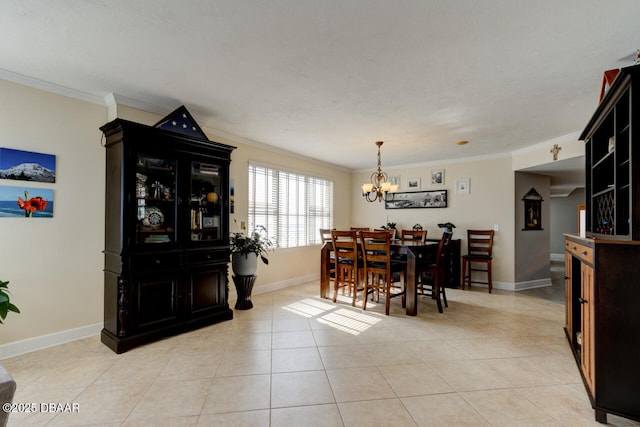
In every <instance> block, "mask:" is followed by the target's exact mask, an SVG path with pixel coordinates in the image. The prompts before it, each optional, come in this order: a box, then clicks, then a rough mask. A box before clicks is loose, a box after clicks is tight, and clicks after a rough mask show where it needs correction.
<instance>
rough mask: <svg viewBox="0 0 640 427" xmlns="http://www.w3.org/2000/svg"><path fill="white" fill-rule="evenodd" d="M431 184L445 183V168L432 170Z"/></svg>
mask: <svg viewBox="0 0 640 427" xmlns="http://www.w3.org/2000/svg"><path fill="white" fill-rule="evenodd" d="M431 184H432V185H444V169H437V170H432V171H431Z"/></svg>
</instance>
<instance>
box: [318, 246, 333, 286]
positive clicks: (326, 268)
mask: <svg viewBox="0 0 640 427" xmlns="http://www.w3.org/2000/svg"><path fill="white" fill-rule="evenodd" d="M332 250H333V245H332V244H331V243H329V242H327V243H325V244H324V246H322V249H320V298H329V292H330V289H329V288H330V274H331V251H332Z"/></svg>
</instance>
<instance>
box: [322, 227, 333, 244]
mask: <svg viewBox="0 0 640 427" xmlns="http://www.w3.org/2000/svg"><path fill="white" fill-rule="evenodd" d="M333 230H335V228H321V229H320V240H321V241H322V244H323V245H324V244H325V243H327V242H330V241H331V231H333Z"/></svg>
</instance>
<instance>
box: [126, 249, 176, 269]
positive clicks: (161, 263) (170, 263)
mask: <svg viewBox="0 0 640 427" xmlns="http://www.w3.org/2000/svg"><path fill="white" fill-rule="evenodd" d="M130 265H131V271H132V272H134V273H139V272H143V271H158V270H175V269H177V268H178V267H179V266H180V254H177V253H158V254H147V255H134V256H132V257H131V264H130Z"/></svg>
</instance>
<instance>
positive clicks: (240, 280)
mask: <svg viewBox="0 0 640 427" xmlns="http://www.w3.org/2000/svg"><path fill="white" fill-rule="evenodd" d="M255 282H256V276H255V275H251V276H233V283H234V284H235V285H236V293H237V294H238V299H237V300H236V305H235V309H236V310H249V309H250V308H253V302H251V291H252V290H253V284H254V283H255Z"/></svg>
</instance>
